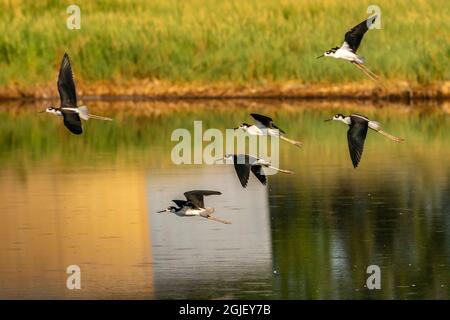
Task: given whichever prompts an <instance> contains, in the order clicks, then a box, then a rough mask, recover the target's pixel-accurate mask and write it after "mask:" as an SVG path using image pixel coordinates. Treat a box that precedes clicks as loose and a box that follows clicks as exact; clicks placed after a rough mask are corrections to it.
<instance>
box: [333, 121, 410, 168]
mask: <svg viewBox="0 0 450 320" xmlns="http://www.w3.org/2000/svg"><path fill="white" fill-rule="evenodd" d="M331 120H335V121H341V122H343V123H345V124H347V125H348V126H349V127H350V128H349V129H348V131H347V140H348V150H349V152H350V158H351V159H352V163H353V167H354V168H356V167H357V166H358V164H359V161H360V160H361V157H362V153H363V149H364V141H365V140H366V135H367V129H368V128H370V129H372V130H374V131H376V132H378V133H380V134H382V135H384V136H385V137H387V138H389V139H391V140H393V141H395V142H403V141H404V140H403V139H402V138H398V137H395V136H393V135H390V134H389V133H387V132H384V131H383V130H382V129H381V125H380V123H378V122H376V121H372V120H369V119H368V118H367V117H365V116H362V115H359V114H351V115H349V116H344V115H343V114H336V115H334V116H333V118H331V119H326V120H325V121H331Z"/></svg>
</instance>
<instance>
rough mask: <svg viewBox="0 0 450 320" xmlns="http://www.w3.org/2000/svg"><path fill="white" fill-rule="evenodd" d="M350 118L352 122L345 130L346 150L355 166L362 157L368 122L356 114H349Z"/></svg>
mask: <svg viewBox="0 0 450 320" xmlns="http://www.w3.org/2000/svg"><path fill="white" fill-rule="evenodd" d="M351 119H352V124H351V125H350V129H348V131H347V140H348V150H349V152H350V157H351V158H352V163H353V167H354V168H356V167H357V166H358V164H359V161H360V160H361V157H362V153H363V150H364V141H366V135H367V128H368V127H369V123H368V121H366V120H365V119H362V118H360V117H358V116H351Z"/></svg>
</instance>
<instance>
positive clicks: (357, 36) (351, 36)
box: [344, 15, 378, 53]
mask: <svg viewBox="0 0 450 320" xmlns="http://www.w3.org/2000/svg"><path fill="white" fill-rule="evenodd" d="M377 17H378V16H377V15H375V16H373V17H370V18H368V19H366V20H364V21H363V22H361V23H360V24H358V25H357V26H355V27H353V28H352V29H350V30H349V31H347V33H346V34H345V42H344V45H345V43H347V45H348V47H349V48H350V49H351V50H352V51H353V53H356V50H358V47H359V45H360V43H361V40H362V38H363V36H364V34H365V33H366V32H367V30H368V29H369V28H368V25H371V24H373V23H374V22H375V20H376V19H377Z"/></svg>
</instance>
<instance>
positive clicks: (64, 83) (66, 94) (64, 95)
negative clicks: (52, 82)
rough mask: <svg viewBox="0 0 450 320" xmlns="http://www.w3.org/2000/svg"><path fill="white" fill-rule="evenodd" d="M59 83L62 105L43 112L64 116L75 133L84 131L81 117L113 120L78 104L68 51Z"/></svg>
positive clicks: (66, 123)
mask: <svg viewBox="0 0 450 320" xmlns="http://www.w3.org/2000/svg"><path fill="white" fill-rule="evenodd" d="M57 85H58V92H59V98H60V101H61V102H60V106H59V107H58V106H50V107H48V108H47V109H45V110H43V111H41V112H48V113H51V114H54V115H57V116H62V117H63V120H64V125H65V126H66V128H67V129H69V131H70V132H72V133H73V134H81V133H82V132H83V126H82V125H81V119H83V120H86V121H87V120H89V119H98V120H108V121H110V120H112V119H110V118H106V117H101V116H96V115H93V114H90V113H89V111H88V108H87V107H86V106H80V107H78V106H77V93H76V89H75V81H74V79H73V73H72V67H71V66H70V60H69V56H68V55H67V53H65V54H64V57H63V59H62V61H61V67H60V69H59V75H58V83H57Z"/></svg>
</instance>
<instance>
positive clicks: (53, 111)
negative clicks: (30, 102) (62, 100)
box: [39, 106, 61, 116]
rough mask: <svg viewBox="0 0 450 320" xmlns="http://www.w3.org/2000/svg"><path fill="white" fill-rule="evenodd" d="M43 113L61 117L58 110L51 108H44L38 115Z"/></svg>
mask: <svg viewBox="0 0 450 320" xmlns="http://www.w3.org/2000/svg"><path fill="white" fill-rule="evenodd" d="M44 112H48V113H52V114H55V115H57V116H60V115H61V111H59V110H58V108H56V107H53V106H50V107H48V108H46V109H45V110H42V111H40V112H39V113H44Z"/></svg>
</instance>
